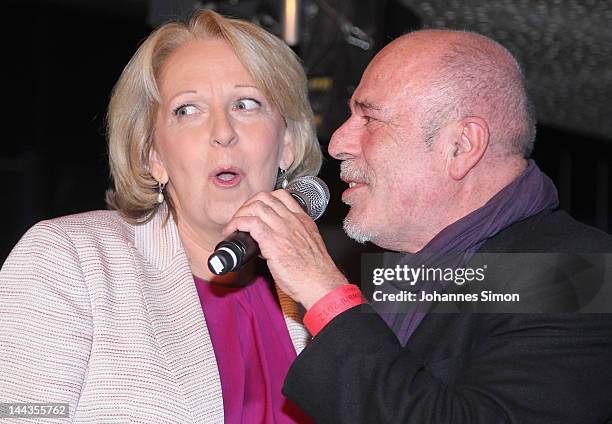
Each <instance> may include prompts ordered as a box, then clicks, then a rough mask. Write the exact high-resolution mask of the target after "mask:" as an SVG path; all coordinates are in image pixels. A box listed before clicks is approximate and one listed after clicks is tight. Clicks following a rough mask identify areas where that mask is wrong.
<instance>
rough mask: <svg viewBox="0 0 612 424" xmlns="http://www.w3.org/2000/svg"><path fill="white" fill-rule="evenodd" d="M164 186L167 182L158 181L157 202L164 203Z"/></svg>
mask: <svg viewBox="0 0 612 424" xmlns="http://www.w3.org/2000/svg"><path fill="white" fill-rule="evenodd" d="M164 187H166V184H165V183H160V182H159V181H158V182H157V203H164Z"/></svg>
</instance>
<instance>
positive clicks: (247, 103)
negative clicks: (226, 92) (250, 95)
mask: <svg viewBox="0 0 612 424" xmlns="http://www.w3.org/2000/svg"><path fill="white" fill-rule="evenodd" d="M259 107H261V103H260V102H258V101H257V100H255V99H240V100H238V101H237V102H236V109H238V110H255V109H257V108H259Z"/></svg>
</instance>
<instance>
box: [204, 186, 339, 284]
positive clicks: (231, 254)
mask: <svg viewBox="0 0 612 424" xmlns="http://www.w3.org/2000/svg"><path fill="white" fill-rule="evenodd" d="M285 190H287V191H288V192H289V193H290V194H291V195H292V196H293V198H294V199H295V200H297V202H298V204H299V205H300V206H301V207H302V209H303V210H304V212H306V213H307V214H308V215H309V216H310V217H311V218H312V219H313V220H315V221H316V220H317V219H319V218H320V217H321V215H323V212H325V208H326V207H327V204H328V203H329V189H328V188H327V185H326V184H325V182H323V180H322V179H320V178H318V177H313V176H304V177H298V178H296V179H295V180H293V181H291V182H290V183H289V184H287V187H285ZM258 254H259V246H258V245H257V242H256V241H255V240H254V239H253V237H251V235H250V234H249V233H247V232H245V231H234V232H233V233H232V234H231V235H229V236H228V237H227V238H226V239H225V240H223V241H222V242H221V243H219V244H218V245H217V246H216V247H215V251H214V252H213V254H212V255H210V257H209V258H208V269H210V271H211V272H212V273H213V274H216V275H223V274H226V273H228V272H230V271H238V270H239V269H240V267H242V265H244V264H245V263H247V262H248V261H250V260H251V259H253V258H254V257H255V256H257V255H258Z"/></svg>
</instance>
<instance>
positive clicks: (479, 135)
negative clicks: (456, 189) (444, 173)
mask: <svg viewBox="0 0 612 424" xmlns="http://www.w3.org/2000/svg"><path fill="white" fill-rule="evenodd" d="M459 131H460V133H459V134H457V135H456V136H455V137H454V143H453V146H452V150H451V152H450V157H449V165H448V171H449V175H450V176H451V178H453V179H454V180H461V179H463V178H464V177H465V176H466V175H467V174H468V173H469V172H470V170H471V169H472V168H473V167H475V166H476V164H478V162H480V159H482V156H483V155H484V153H485V151H486V150H487V146H488V145H489V126H488V125H487V121H485V120H484V119H482V118H479V117H475V116H470V117H467V118H464V119H462V120H461V125H460V126H459Z"/></svg>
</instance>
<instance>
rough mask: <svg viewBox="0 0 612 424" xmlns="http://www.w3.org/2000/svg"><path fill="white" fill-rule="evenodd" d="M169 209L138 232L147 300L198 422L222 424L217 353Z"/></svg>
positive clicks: (165, 352) (162, 347)
mask: <svg viewBox="0 0 612 424" xmlns="http://www.w3.org/2000/svg"><path fill="white" fill-rule="evenodd" d="M165 213H167V212H166V210H160V211H159V212H158V213H156V214H155V216H154V217H153V218H152V219H151V221H149V222H147V223H146V224H142V225H138V226H136V228H135V240H134V242H135V245H136V248H137V250H138V251H139V252H140V254H141V255H142V256H143V257H144V259H145V260H146V262H148V263H146V264H145V266H143V268H142V272H143V274H144V275H142V276H141V280H142V281H143V282H144V284H143V296H144V299H145V302H146V304H147V308H148V310H149V314H150V316H151V321H152V325H153V328H154V331H155V333H156V337H157V340H158V343H159V348H160V350H161V352H162V354H163V355H164V356H165V357H166V359H167V361H168V366H169V367H170V369H171V371H172V372H173V373H174V376H175V378H176V381H177V382H178V385H179V386H180V388H181V389H182V392H183V394H184V396H185V400H186V403H187V405H188V407H189V409H190V411H191V414H192V416H193V422H194V423H201V422H206V423H222V422H223V400H222V399H223V398H222V394H221V381H220V379H219V372H218V369H217V361H216V359H215V352H214V350H213V346H212V343H211V340H210V335H209V333H208V328H207V326H206V321H205V318H204V314H203V312H202V307H201V305H200V301H199V297H198V294H197V290H196V288H195V284H194V282H193V275H192V273H191V268H190V266H189V262H188V260H187V256H186V254H185V251H184V250H183V248H182V245H181V242H180V238H179V235H178V230H177V228H176V224H175V223H174V220H173V219H172V217H170V218H169V219H168V222H167V223H166V225H165V226H164V225H163V223H164V222H163V221H164V219H163V218H164V216H165Z"/></svg>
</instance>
